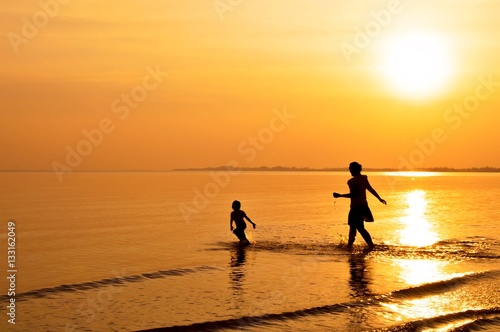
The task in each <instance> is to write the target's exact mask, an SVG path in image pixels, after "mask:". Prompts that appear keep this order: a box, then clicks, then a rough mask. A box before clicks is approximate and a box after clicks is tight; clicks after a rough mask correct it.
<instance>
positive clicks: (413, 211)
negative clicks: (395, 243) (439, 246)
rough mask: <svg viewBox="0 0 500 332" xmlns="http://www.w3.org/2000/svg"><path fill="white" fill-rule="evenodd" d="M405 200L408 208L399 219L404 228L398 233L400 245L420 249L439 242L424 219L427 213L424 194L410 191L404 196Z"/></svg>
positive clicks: (418, 191)
mask: <svg viewBox="0 0 500 332" xmlns="http://www.w3.org/2000/svg"><path fill="white" fill-rule="evenodd" d="M405 199H406V203H407V205H408V207H407V209H406V211H405V215H404V216H403V217H402V218H401V223H402V225H403V227H404V228H403V229H401V230H400V231H399V234H400V242H401V244H403V245H408V246H418V247H422V246H428V245H431V244H433V243H436V242H437V241H438V240H439V238H438V236H437V233H436V232H435V231H434V230H433V228H432V225H431V224H430V223H429V221H428V220H427V219H426V217H425V213H426V211H427V199H426V197H425V192H424V191H422V190H414V191H411V192H409V193H407V194H406V195H405Z"/></svg>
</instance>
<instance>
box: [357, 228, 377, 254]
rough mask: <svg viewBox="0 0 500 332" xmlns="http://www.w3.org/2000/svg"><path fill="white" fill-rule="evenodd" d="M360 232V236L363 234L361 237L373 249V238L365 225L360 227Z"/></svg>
mask: <svg viewBox="0 0 500 332" xmlns="http://www.w3.org/2000/svg"><path fill="white" fill-rule="evenodd" d="M358 232H359V234H361V236H362V237H363V239H364V240H365V242H366V244H368V247H370V248H373V247H374V244H373V241H372V237H371V235H370V233H368V231H367V230H366V229H365V226H364V225H361V226H360V227H358Z"/></svg>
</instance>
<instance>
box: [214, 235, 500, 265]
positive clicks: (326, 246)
mask: <svg viewBox="0 0 500 332" xmlns="http://www.w3.org/2000/svg"><path fill="white" fill-rule="evenodd" d="M498 246H499V244H498V243H497V242H496V241H495V240H493V239H488V238H483V237H477V238H467V239H464V240H445V241H440V242H437V243H435V244H433V245H430V246H424V247H415V246H404V245H389V244H378V245H376V247H375V250H374V251H372V254H373V255H381V256H387V257H394V258H421V259H425V258H431V259H444V260H453V261H456V260H468V259H472V260H474V259H493V260H495V259H500V255H498V252H494V251H493V250H491V248H494V247H498ZM238 247H239V245H238V243H237V242H218V243H216V244H215V247H211V248H209V249H207V250H225V249H233V248H238ZM362 248H363V247H362V246H360V247H356V246H355V250H354V253H358V252H362ZM248 249H249V250H264V251H272V252H278V253H288V254H296V255H350V254H352V253H353V251H351V250H348V249H347V246H346V244H345V243H319V242H311V243H296V242H273V241H256V242H254V243H252V245H250V246H248Z"/></svg>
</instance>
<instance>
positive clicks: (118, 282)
mask: <svg viewBox="0 0 500 332" xmlns="http://www.w3.org/2000/svg"><path fill="white" fill-rule="evenodd" d="M220 269H221V268H218V267H213V266H198V267H193V268H178V269H170V270H160V271H156V272H151V273H142V274H136V275H130V276H123V277H115V278H106V279H101V280H96V281H87V282H82V283H77V284H69V285H59V286H55V287H47V288H41V289H35V290H32V291H28V292H24V293H18V294H16V298H17V299H19V300H23V299H27V298H43V297H48V296H51V295H57V294H59V293H64V292H77V291H85V290H89V289H98V288H102V287H109V286H124V285H126V284H127V283H133V282H141V281H146V280H148V279H159V278H168V277H175V276H183V275H187V274H192V273H196V272H202V271H212V270H220ZM6 298H7V297H6V296H5V295H4V296H0V299H1V300H5V299H6Z"/></svg>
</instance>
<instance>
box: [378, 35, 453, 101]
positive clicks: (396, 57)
mask: <svg viewBox="0 0 500 332" xmlns="http://www.w3.org/2000/svg"><path fill="white" fill-rule="evenodd" d="M380 70H381V73H382V75H383V76H384V77H385V78H386V80H387V82H388V84H389V85H390V87H391V88H392V89H393V90H394V91H396V92H397V93H398V94H400V95H402V96H404V97H410V98H428V97H433V96H436V95H438V94H439V93H440V92H442V91H443V90H444V89H445V88H446V86H447V84H449V83H450V79H451V74H452V72H453V65H452V57H451V54H450V47H449V45H448V44H447V42H446V40H445V39H444V38H443V37H441V36H439V35H437V34H433V33H430V32H408V33H402V34H398V35H393V36H390V37H388V38H386V40H384V41H383V43H382V47H381V67H380Z"/></svg>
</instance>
